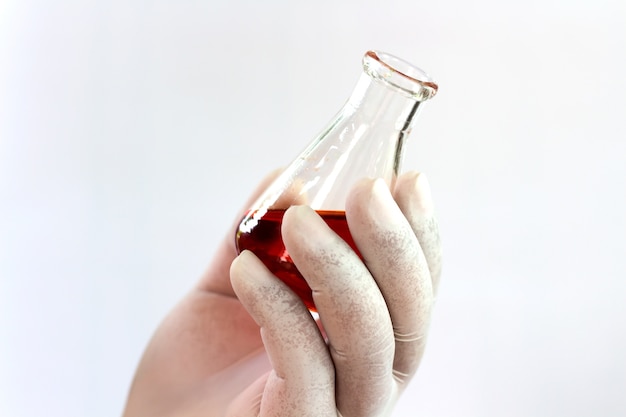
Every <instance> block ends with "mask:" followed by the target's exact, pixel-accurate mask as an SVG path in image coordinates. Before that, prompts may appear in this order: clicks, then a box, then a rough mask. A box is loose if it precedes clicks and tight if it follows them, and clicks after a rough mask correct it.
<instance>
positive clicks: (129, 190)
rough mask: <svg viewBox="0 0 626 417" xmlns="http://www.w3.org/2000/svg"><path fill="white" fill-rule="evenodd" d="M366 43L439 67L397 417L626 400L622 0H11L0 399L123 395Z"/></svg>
mask: <svg viewBox="0 0 626 417" xmlns="http://www.w3.org/2000/svg"><path fill="white" fill-rule="evenodd" d="M367 49H381V50H384V51H387V52H390V53H393V54H396V55H398V56H401V57H403V58H405V59H407V60H409V61H412V62H414V63H415V64H417V65H418V66H420V67H422V68H423V69H425V70H426V71H428V72H429V73H430V74H431V75H432V76H433V77H434V78H436V79H437V80H438V81H439V83H440V94H439V95H438V96H437V97H436V98H435V99H433V100H432V102H430V103H428V105H427V106H424V110H423V111H422V113H421V115H420V119H419V121H418V124H417V126H416V128H415V130H414V134H413V135H412V137H411V141H410V143H409V145H408V150H407V155H406V158H405V168H406V169H419V170H422V171H424V172H426V173H427V174H428V176H429V178H430V181H431V185H432V188H433V193H434V197H435V200H436V205H437V209H438V212H439V217H440V223H441V227H442V230H443V234H444V235H443V238H444V245H445V256H446V264H445V267H444V269H445V271H444V281H443V285H442V287H441V293H440V298H439V301H438V306H437V311H436V315H435V319H434V322H433V324H432V332H431V337H430V341H429V347H428V351H427V354H426V357H425V359H424V363H423V366H422V369H421V371H420V373H419V374H418V376H417V378H416V379H415V380H414V381H413V383H412V384H411V386H410V388H409V390H408V392H407V393H406V394H405V396H404V397H403V399H402V402H401V404H400V405H399V407H398V409H397V411H398V412H397V415H398V416H455V417H470V416H476V417H485V416H509V417H511V416H533V417H542V416H550V417H551V416H568V417H574V416H603V417H609V416H624V415H626V396H625V395H624V393H625V392H626V222H625V219H624V217H625V213H626V186H625V182H626V181H625V180H626V104H625V101H626V2H624V1H623V0H615V1H611V0H594V1H591V0H588V1H578V0H542V1H539V0H529V1H523V2H506V1H496V0H482V1H477V2H466V1H461V0H457V1H454V0H447V1H446V0H443V1H431V2H423V1H420V0H412V1H400V0H393V1H386V2H381V1H377V2H374V1H350V2H339V1H336V0H332V1H330V0H328V1H316V2H306V3H304V2H302V3H297V2H294V1H287V0H284V1H279V0H271V1H265V2H260V1H259V2H254V1H243V0H236V1H228V2H226V1H221V2H220V1H207V0H205V1H179V2H165V1H141V0H132V1H127V0H124V1H122V0H114V1H99V2H96V1H93V0H90V1H85V0H74V1H72V0H60V1H44V0H39V1H27V0H25V1H17V0H15V1H11V0H9V1H7V0H4V1H0V415H1V416H6V417H21V416H44V415H45V416H90V417H98V416H115V415H119V414H120V413H121V409H122V407H123V403H124V399H125V395H126V392H127V389H128V386H129V383H130V380H131V378H132V374H133V372H134V369H135V366H136V364H137V361H138V359H139V357H140V355H141V352H142V350H143V348H144V347H145V345H146V343H147V340H148V338H149V337H150V335H151V333H152V331H153V330H154V328H155V327H156V326H157V324H158V323H159V321H160V320H161V318H162V317H163V315H164V314H165V313H166V312H167V311H168V310H169V309H170V308H171V306H172V305H173V304H174V303H175V302H176V301H177V300H178V299H179V298H180V297H181V296H182V295H183V294H184V293H185V292H186V291H187V289H188V288H189V287H190V286H191V285H192V284H193V283H194V282H195V280H196V279H197V277H198V276H199V275H200V274H201V273H202V271H203V269H204V267H205V266H206V264H207V263H208V260H209V259H210V258H211V254H212V252H213V251H214V249H215V247H216V245H217V243H218V242H219V241H220V240H221V238H222V236H223V235H224V234H225V233H226V231H227V229H228V227H229V225H230V223H231V221H232V220H233V219H234V216H235V213H236V210H238V209H239V208H240V206H241V204H242V203H243V201H244V200H245V198H246V197H247V195H248V193H249V192H250V190H251V189H252V187H253V186H254V185H255V183H256V182H257V180H258V178H259V177H261V176H262V175H264V174H265V173H267V172H268V171H270V170H271V169H273V168H275V167H277V166H280V165H284V164H286V163H287V162H288V161H290V160H291V159H292V158H293V157H294V156H296V154H297V153H298V152H299V151H300V150H301V149H302V148H303V147H304V146H305V145H306V144H307V143H308V141H309V140H310V139H311V138H312V137H313V136H314V135H315V134H316V133H317V132H318V130H319V129H320V128H321V127H322V126H323V125H324V124H325V123H326V122H327V121H328V120H329V119H330V117H331V116H332V115H333V114H334V113H335V111H336V110H338V108H339V107H340V106H341V105H342V104H343V101H344V100H345V99H346V98H347V96H348V94H349V93H350V91H351V90H352V87H353V86H354V83H355V82H356V79H357V77H358V75H359V72H360V59H361V56H362V54H363V53H364V52H365V51H366V50H367Z"/></svg>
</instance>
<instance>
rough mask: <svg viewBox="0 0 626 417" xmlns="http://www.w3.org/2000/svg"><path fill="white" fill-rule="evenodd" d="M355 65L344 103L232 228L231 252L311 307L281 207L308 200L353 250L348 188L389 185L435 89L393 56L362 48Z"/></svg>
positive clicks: (307, 290) (421, 73) (419, 71)
mask: <svg viewBox="0 0 626 417" xmlns="http://www.w3.org/2000/svg"><path fill="white" fill-rule="evenodd" d="M362 64H363V72H362V74H361V76H360V78H359V80H358V83H357V85H356V87H355V88H354V90H353V92H352V95H351V96H350V98H349V99H348V101H347V102H346V103H345V104H344V106H343V107H342V108H341V110H340V111H339V113H338V114H337V115H336V116H335V117H334V118H333V119H332V120H331V121H330V123H329V124H328V125H327V127H326V128H325V129H324V130H323V131H322V133H321V134H320V135H319V136H318V137H317V138H315V139H314V140H313V141H312V142H311V144H310V145H309V146H308V147H307V148H306V149H305V150H304V152H302V153H301V154H300V155H299V156H298V157H297V158H296V159H295V160H294V161H293V162H292V163H291V164H290V165H289V166H288V167H287V168H286V169H285V171H284V172H283V173H282V174H281V175H280V176H279V177H278V178H277V179H276V180H275V181H274V182H273V183H272V184H271V185H270V186H269V187H268V188H267V190H266V191H265V192H264V193H263V194H262V195H261V196H260V198H259V199H257V201H256V202H255V203H254V204H253V205H252V207H251V208H250V209H249V210H248V212H247V213H246V214H245V216H244V218H243V220H242V221H241V223H240V225H239V228H238V230H237V233H236V243H237V249H238V251H240V252H241V251H243V250H245V249H248V250H251V251H252V252H254V253H255V254H256V255H257V256H258V257H259V259H261V261H263V263H264V264H265V265H266V266H267V267H268V268H269V269H270V270H271V271H272V272H273V273H274V274H275V275H276V276H277V277H278V278H280V279H281V280H283V281H284V282H285V283H286V284H287V285H289V287H290V288H291V289H292V290H293V291H295V292H296V294H298V295H299V296H300V297H301V298H302V300H303V301H304V303H305V304H306V305H307V307H308V308H309V309H310V310H312V311H315V305H314V303H313V300H312V297H311V290H310V288H309V287H308V285H307V284H306V281H305V280H304V278H303V277H302V276H301V275H300V273H299V272H298V270H297V268H296V267H295V266H294V264H293V262H292V260H291V257H290V256H289V254H288V253H287V251H286V250H285V247H284V245H283V242H282V238H281V233H280V227H281V223H282V218H283V214H284V212H285V210H286V209H287V208H288V207H289V206H291V205H294V204H306V205H309V206H310V207H311V208H313V209H314V210H316V211H317V212H318V213H319V214H320V215H321V217H322V218H324V220H325V221H326V223H327V224H328V225H329V226H330V227H331V228H332V229H333V230H334V231H335V232H336V233H337V234H338V235H340V236H341V237H342V238H343V239H344V240H345V241H346V242H347V243H348V244H349V245H350V246H351V247H352V248H353V249H354V250H355V251H357V253H358V250H357V248H356V246H355V244H354V242H353V240H352V238H351V236H350V233H349V230H348V226H347V223H346V217H345V209H344V202H345V197H346V195H347V193H348V190H349V189H350V188H351V187H352V186H353V185H354V183H355V182H356V181H357V180H359V179H361V178H364V177H370V178H383V179H384V180H385V181H386V183H387V184H388V186H389V187H390V188H391V189H392V188H393V186H394V183H395V179H396V176H397V175H398V173H399V171H400V165H401V162H402V153H403V148H404V141H405V139H406V138H407V136H408V135H409V133H410V131H411V127H412V125H413V123H414V121H415V117H416V115H417V112H418V110H419V108H420V107H421V103H422V102H424V101H426V100H428V99H430V98H431V97H433V96H434V95H435V94H436V92H437V85H436V84H435V83H434V82H433V81H432V80H431V78H430V77H428V75H426V74H425V73H424V72H423V71H422V70H420V69H419V68H416V67H414V66H413V65H411V64H409V63H408V62H406V61H403V60H401V59H399V58H396V57H394V56H392V55H389V54H386V53H382V52H377V51H368V52H366V53H365V55H364V57H363V61H362Z"/></svg>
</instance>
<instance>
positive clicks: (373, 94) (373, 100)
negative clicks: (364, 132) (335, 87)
mask: <svg viewBox="0 0 626 417" xmlns="http://www.w3.org/2000/svg"><path fill="white" fill-rule="evenodd" d="M421 103H422V102H421V101H419V100H418V99H417V98H415V97H411V96H409V95H407V94H404V93H403V92H402V91H400V90H398V89H397V88H395V87H393V86H391V85H388V84H386V83H384V82H383V81H380V80H377V79H375V78H372V77H371V76H370V75H369V74H367V73H363V74H361V77H360V78H359V80H358V82H357V84H356V86H355V88H354V90H353V92H352V95H351V96H350V98H349V99H348V102H347V103H346V109H345V110H346V111H348V112H350V113H358V114H359V119H361V120H368V121H369V123H368V124H369V125H371V126H377V127H378V129H377V130H379V129H380V130H385V131H387V132H389V131H395V132H398V133H400V134H401V135H399V136H402V137H403V136H406V135H408V134H409V133H410V132H411V128H412V126H413V122H414V121H415V119H416V116H417V114H418V110H419V108H420V105H421Z"/></svg>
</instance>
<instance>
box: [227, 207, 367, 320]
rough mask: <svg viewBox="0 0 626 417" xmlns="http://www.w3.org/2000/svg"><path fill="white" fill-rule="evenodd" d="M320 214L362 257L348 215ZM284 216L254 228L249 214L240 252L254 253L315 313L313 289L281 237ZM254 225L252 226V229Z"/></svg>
mask: <svg viewBox="0 0 626 417" xmlns="http://www.w3.org/2000/svg"><path fill="white" fill-rule="evenodd" d="M317 213H318V214H319V215H320V216H321V217H322V219H324V221H325V222H326V224H328V226H329V227H330V228H331V229H332V230H334V231H335V233H337V234H338V235H339V236H340V237H341V238H342V239H343V240H344V241H345V242H346V243H348V245H350V247H351V248H352V249H353V250H354V251H355V252H356V253H357V254H358V253H359V252H358V250H357V249H356V245H355V244H354V241H353V240H352V236H351V235H350V231H349V230H348V223H347V222H346V213H345V212H343V211H318V212H317ZM284 214H285V210H268V211H267V212H266V213H265V214H264V215H263V216H262V217H261V218H260V219H259V220H257V221H256V224H254V223H255V221H254V219H253V218H252V215H251V213H248V214H247V215H246V217H245V218H244V221H243V222H242V224H241V225H240V226H239V230H238V231H237V249H238V250H239V252H241V251H243V250H246V249H247V250H250V251H252V252H253V253H254V254H255V255H256V256H257V257H258V258H259V259H260V260H261V261H263V263H264V264H265V266H267V268H268V269H269V270H270V271H272V273H274V275H276V276H277V277H278V278H280V279H281V280H282V281H283V282H285V283H286V284H287V285H288V286H289V287H290V288H291V289H292V290H293V291H294V292H295V293H296V294H297V295H298V296H299V297H300V298H301V299H302V301H304V303H305V305H306V306H307V307H308V308H309V310H311V311H315V304H314V303H313V298H312V296H311V289H310V288H309V286H308V284H307V283H306V281H305V280H304V278H303V277H302V275H301V274H300V272H299V271H298V269H297V268H296V266H295V265H294V263H293V260H292V259H291V256H289V253H287V250H286V249H285V245H284V243H283V240H282V237H281V234H280V227H281V224H282V222H283V216H284ZM250 225H252V226H251V228H250ZM248 229H249V230H248ZM244 230H245V231H244Z"/></svg>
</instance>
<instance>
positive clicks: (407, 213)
mask: <svg viewBox="0 0 626 417" xmlns="http://www.w3.org/2000/svg"><path fill="white" fill-rule="evenodd" d="M429 194H430V193H429V189H428V184H427V182H426V179H425V177H424V176H423V175H418V174H415V173H410V174H405V175H403V176H401V177H400V178H399V179H398V182H397V185H396V188H395V191H394V193H393V196H392V195H391V193H390V192H389V191H388V189H387V188H386V187H385V186H384V184H382V182H380V181H373V180H363V181H362V182H360V183H359V184H357V185H356V186H355V187H354V189H353V190H352V192H351V193H350V194H349V195H348V197H347V200H346V216H347V219H348V224H349V226H350V230H351V233H352V236H353V238H354V240H355V243H356V244H357V246H358V248H359V251H360V252H361V254H362V256H363V259H364V262H362V261H361V260H360V259H359V258H358V256H357V255H356V254H355V253H354V252H352V251H351V250H350V249H349V247H348V246H347V245H346V244H345V243H344V242H343V241H342V240H341V239H339V238H338V237H337V236H336V235H335V234H334V233H333V232H332V231H331V230H330V229H329V228H328V227H327V226H326V224H325V223H324V222H323V221H322V220H321V218H320V217H319V216H318V215H317V214H316V213H315V212H314V211H312V210H311V209H310V208H308V207H306V206H298V207H293V208H290V209H289V210H288V211H287V213H286V214H285V218H284V221H283V228H282V233H283V240H284V242H285V245H286V247H287V250H288V251H289V253H290V255H291V256H292V258H293V259H294V262H295V263H296V266H297V267H298V269H299V270H300V271H301V272H302V274H303V275H304V277H305V278H306V279H307V282H308V283H309V285H310V286H311V288H312V289H313V294H314V300H315V303H316V306H317V308H318V312H319V319H320V323H316V322H315V321H314V320H313V319H312V317H311V315H310V313H309V312H308V310H307V309H306V308H305V307H304V305H303V304H302V302H301V301H300V300H299V299H298V298H297V297H296V296H295V295H294V294H293V293H292V292H291V291H290V290H289V289H288V288H287V286H286V285H284V284H283V283H282V282H281V281H279V280H278V279H276V278H275V277H274V276H273V275H272V274H271V273H270V272H269V271H268V270H267V269H266V268H265V266H264V265H263V264H262V263H261V262H260V261H259V260H258V259H257V258H256V257H255V256H254V255H253V254H252V253H250V252H243V253H242V254H241V255H240V256H239V257H238V258H237V259H236V260H235V261H234V262H233V259H234V258H235V249H234V246H233V241H234V239H233V237H232V236H233V235H232V234H231V235H230V236H227V239H226V241H225V244H224V245H223V246H222V249H221V250H220V251H219V253H218V256H217V258H216V261H215V262H214V264H213V266H212V267H211V268H210V269H209V272H208V273H207V274H206V276H205V277H203V279H202V280H201V282H200V284H199V285H198V287H197V288H195V289H194V290H193V291H192V292H191V293H190V294H189V295H188V296H187V297H186V298H185V299H183V301H182V302H181V303H180V304H179V305H178V307H176V308H175V309H174V311H173V312H172V313H171V314H170V315H169V316H168V317H167V318H166V320H165V321H164V322H163V324H162V325H161V327H160V328H159V329H158V330H157V332H156V334H155V336H154V338H153V340H152V341H151V342H150V344H149V346H148V348H147V350H146V352H145V354H144V357H143V359H142V361H141V363H140V365H139V369H138V370H137V374H136V377H135V381H134V382H133V386H132V388H131V392H130V395H129V399H128V404H127V408H126V411H125V416H127V417H130V416H145V415H150V416H158V415H177V416H192V415H198V416H199V415H202V416H238V417H244V416H276V417H280V416H316V417H318V416H338V415H342V416H344V417H352V416H354V417H357V416H358V417H360V416H379V417H380V416H386V415H389V414H390V412H391V410H392V408H393V405H394V404H395V402H396V400H397V398H398V397H399V395H400V394H401V392H402V390H403V389H404V388H405V387H406V385H407V384H408V382H409V381H410V379H411V377H412V376H413V374H414V373H415V371H416V369H417V367H418V365H419V362H420V359H421V356H422V353H423V350H424V345H425V340H426V334H427V329H428V323H429V318H430V313H431V309H432V306H433V302H434V294H435V290H436V287H437V282H438V279H439V275H440V269H441V252H440V245H439V237H438V231H437V227H436V222H435V220H434V217H433V208H432V203H431V200H430V195H429ZM231 262H232V266H231V267H230V273H231V274H230V275H231V281H232V286H231V284H230V282H229V280H228V267H229V266H230V265H231ZM233 288H234V291H235V292H236V294H237V295H236V296H235V295H234V294H235V293H234V292H233ZM259 328H260V332H259ZM261 336H262V337H261Z"/></svg>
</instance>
